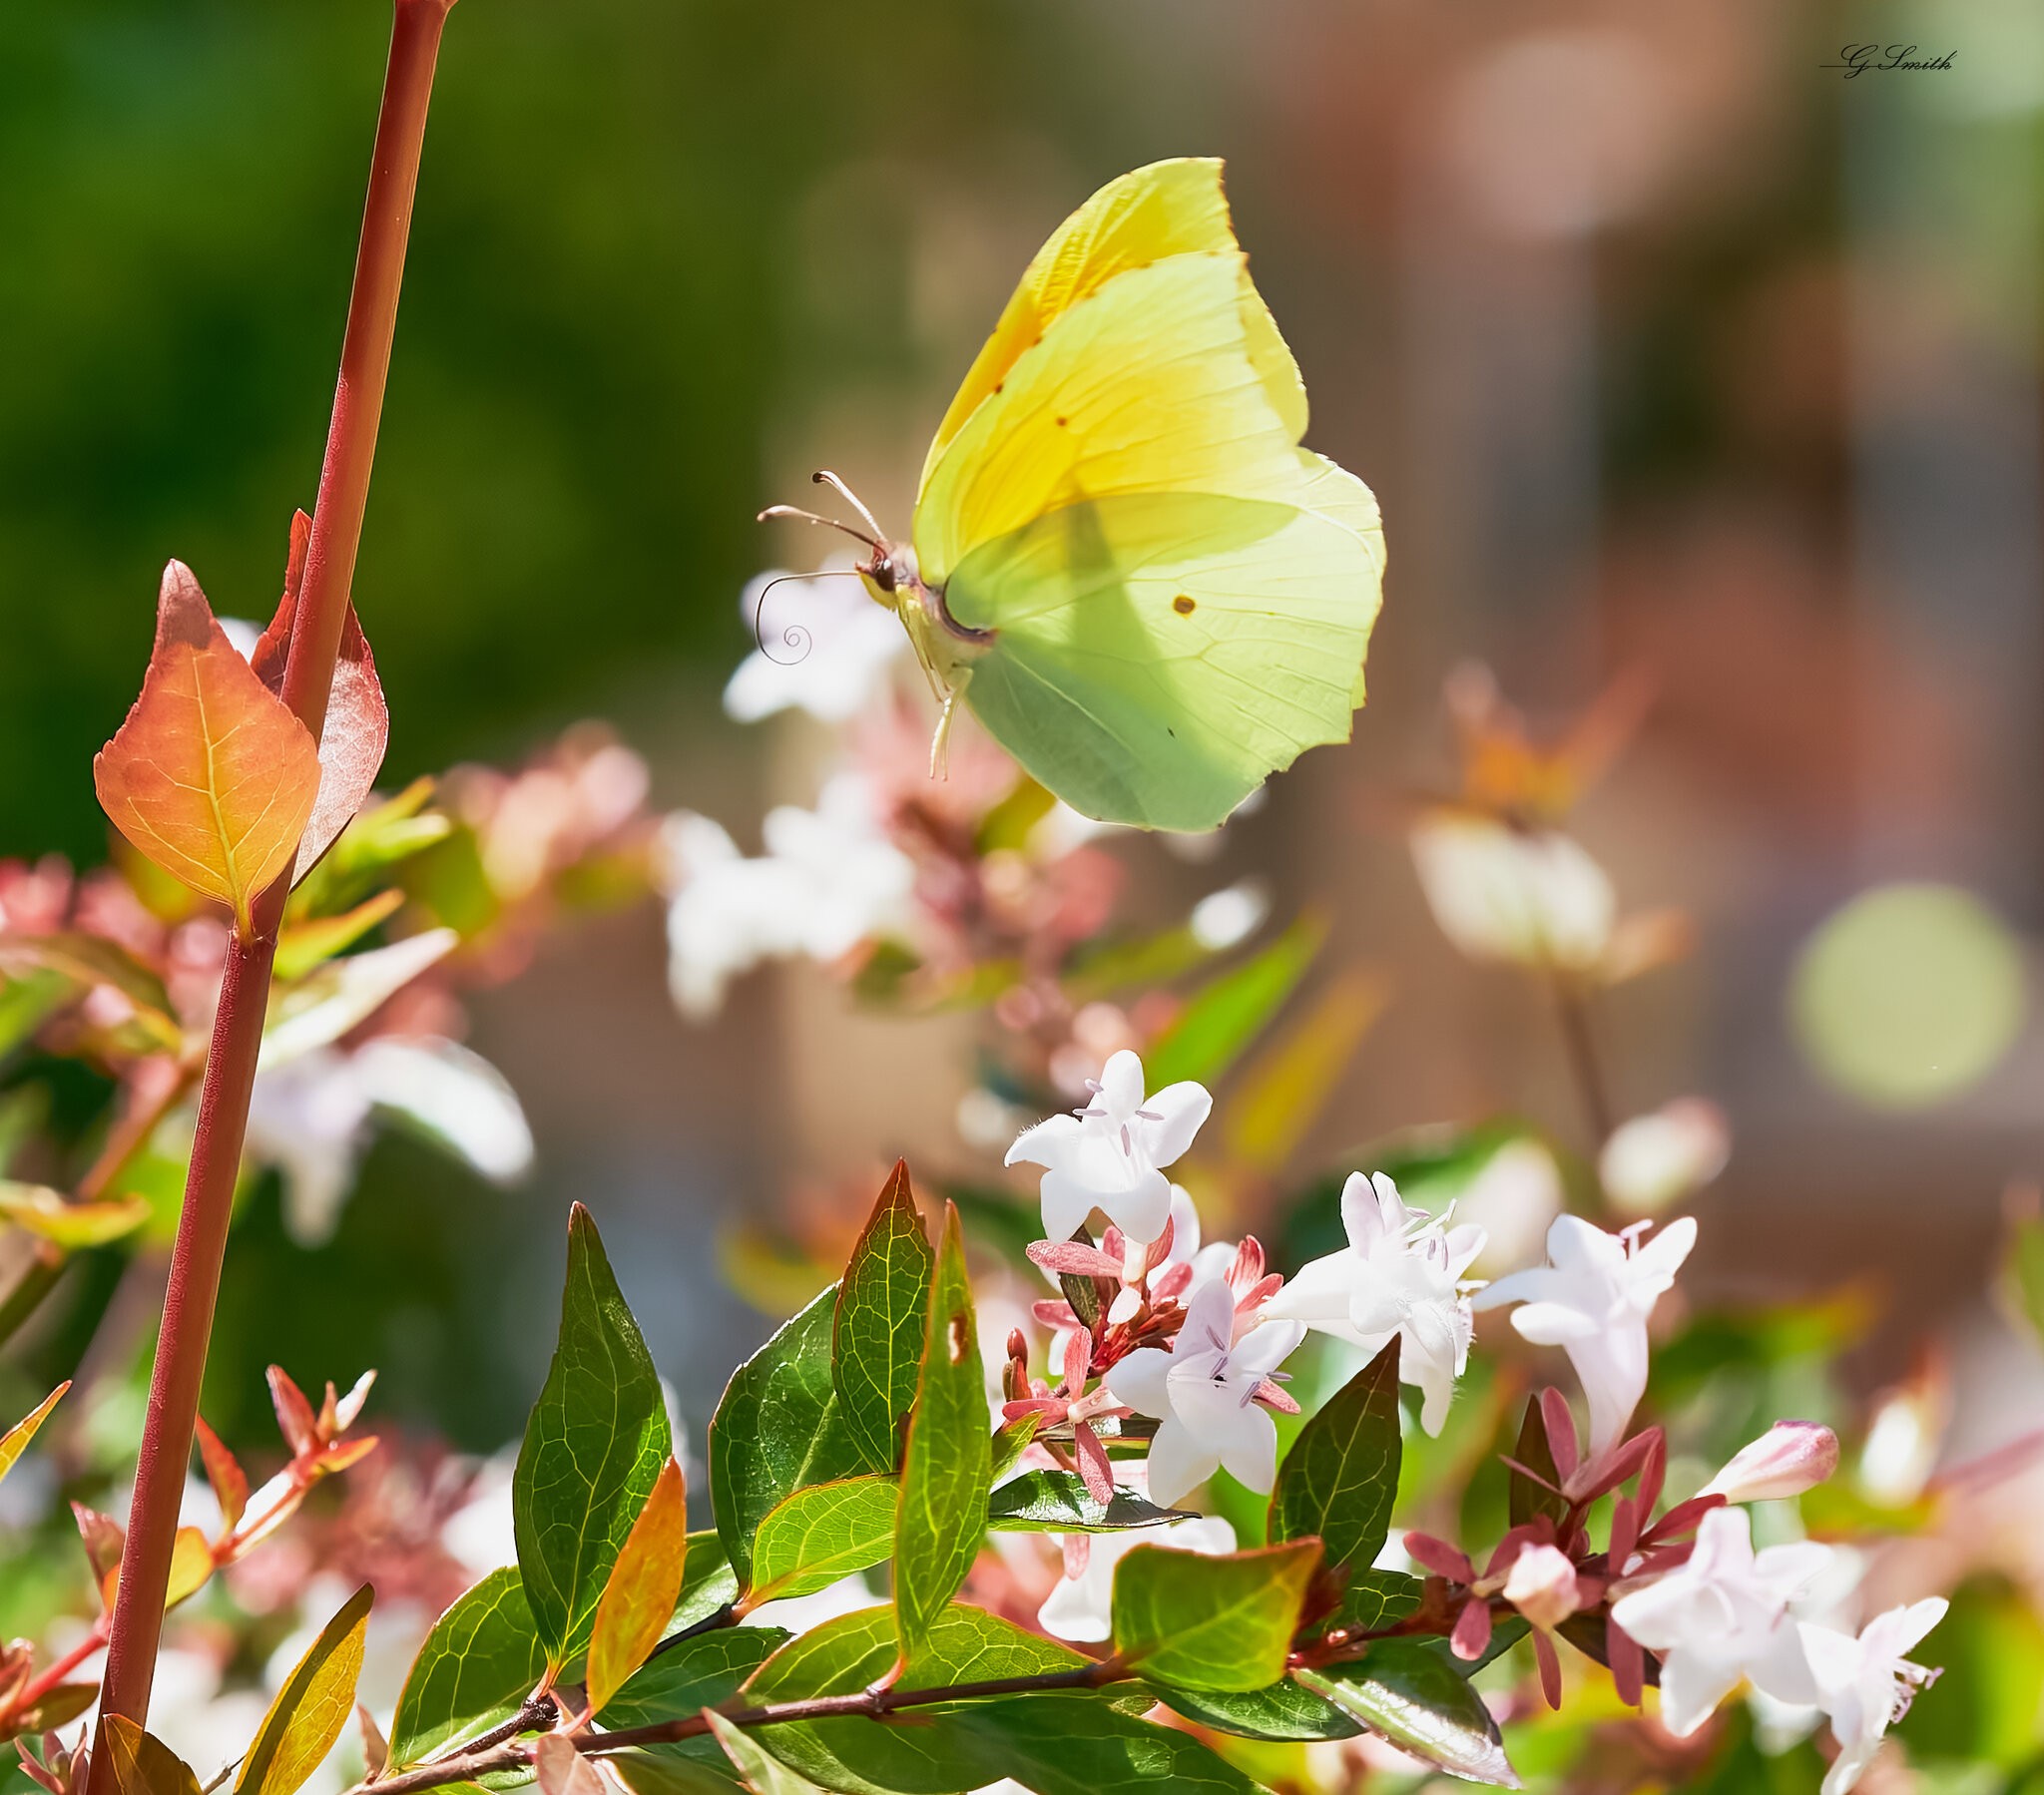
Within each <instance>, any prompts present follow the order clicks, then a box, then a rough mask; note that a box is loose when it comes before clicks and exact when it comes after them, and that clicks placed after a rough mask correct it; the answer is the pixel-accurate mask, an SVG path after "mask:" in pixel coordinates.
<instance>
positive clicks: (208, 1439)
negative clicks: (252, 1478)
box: [197, 1416, 249, 1533]
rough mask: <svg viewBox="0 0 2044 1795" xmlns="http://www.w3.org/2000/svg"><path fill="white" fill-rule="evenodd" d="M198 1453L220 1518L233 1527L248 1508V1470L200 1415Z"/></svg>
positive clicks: (229, 1528)
mask: <svg viewBox="0 0 2044 1795" xmlns="http://www.w3.org/2000/svg"><path fill="white" fill-rule="evenodd" d="M197 1420H198V1426H199V1457H200V1459H201V1460H202V1461H203V1462H204V1463H205V1466H206V1481H207V1482H208V1483H209V1484H211V1485H212V1486H213V1494H214V1497H215V1499H216V1500H217V1501H218V1502H219V1503H220V1513H221V1519H222V1521H223V1522H225V1523H226V1525H227V1529H228V1532H229V1533H233V1532H234V1530H235V1523H236V1522H238V1521H240V1520H241V1519H242V1517H243V1515H244V1514H245V1513H247V1511H248V1508H249V1474H248V1473H247V1472H246V1471H244V1470H243V1469H242V1467H241V1465H240V1464H239V1463H238V1462H237V1460H236V1458H235V1455H234V1454H233V1453H231V1452H229V1451H228V1449H227V1448H226V1447H225V1446H223V1445H222V1444H221V1438H220V1436H219V1435H218V1434H216V1433H215V1432H214V1431H213V1429H212V1428H210V1427H208V1426H207V1425H206V1420H205V1418H204V1417H203V1416H201V1417H198V1418H197Z"/></svg>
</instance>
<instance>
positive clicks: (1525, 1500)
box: [1507, 1395, 1569, 1527]
mask: <svg viewBox="0 0 2044 1795" xmlns="http://www.w3.org/2000/svg"><path fill="white" fill-rule="evenodd" d="M1512 1457H1513V1458H1514V1459H1516V1460H1517V1461H1518V1462H1519V1464H1520V1465H1523V1466H1525V1467H1526V1471H1530V1472H1532V1473H1534V1475H1535V1476H1536V1477H1542V1478H1545V1479H1546V1480H1547V1481H1548V1483H1550V1484H1554V1485H1557V1486H1558V1485H1559V1484H1560V1483H1561V1473H1560V1472H1559V1471H1557V1470H1556V1469H1555V1464H1554V1449H1553V1447H1552V1446H1550V1445H1549V1444H1548V1439H1547V1423H1546V1422H1545V1421H1544V1420H1542V1418H1541V1414H1540V1398H1539V1397H1538V1396H1537V1395H1534V1396H1529V1397H1528V1398H1527V1399H1526V1419H1525V1420H1524V1421H1522V1422H1520V1423H1519V1441H1518V1444H1517V1445H1516V1446H1514V1447H1513V1448H1512ZM1507 1471H1508V1475H1509V1478H1510V1483H1509V1486H1508V1489H1509V1495H1508V1501H1509V1508H1510V1514H1511V1520H1512V1525H1513V1526H1514V1527H1523V1526H1525V1524H1526V1523H1527V1522H1529V1521H1531V1520H1533V1519H1534V1518H1535V1517H1536V1516H1540V1515H1545V1516H1546V1517H1547V1518H1548V1519H1549V1520H1551V1521H1556V1522H1559V1521H1561V1520H1562V1519H1563V1517H1565V1516H1566V1515H1567V1514H1568V1512H1569V1505H1568V1500H1567V1498H1565V1497H1563V1496H1561V1495H1558V1494H1557V1493H1556V1491H1554V1490H1547V1489H1543V1488H1541V1486H1540V1485H1539V1484H1537V1483H1535V1482H1534V1481H1533V1478H1530V1477H1528V1476H1527V1475H1526V1473H1525V1472H1524V1471H1520V1470H1518V1469H1517V1467H1516V1466H1513V1467H1507Z"/></svg>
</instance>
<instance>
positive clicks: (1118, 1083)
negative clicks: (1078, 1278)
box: [1005, 1048, 1214, 1244]
mask: <svg viewBox="0 0 2044 1795" xmlns="http://www.w3.org/2000/svg"><path fill="white" fill-rule="evenodd" d="M1092 1091H1093V1101H1092V1102H1091V1103H1089V1104H1088V1105H1087V1106H1086V1108H1085V1109H1083V1110H1081V1111H1079V1112H1077V1113H1076V1114H1074V1115H1070V1116H1053V1117H1051V1118H1050V1119H1049V1121H1047V1122H1038V1123H1037V1124H1036V1125H1035V1126H1034V1127H1033V1128H1025V1129H1024V1130H1023V1131H1022V1133H1021V1135H1020V1136H1019V1137H1018V1138H1017V1139H1016V1141H1015V1144H1014V1145H1013V1146H1011V1147H1009V1148H1008V1156H1007V1159H1006V1161H1005V1162H1006V1163H1007V1164H1009V1165H1013V1164H1016V1163H1017V1162H1018V1161H1024V1160H1026V1161H1027V1162H1028V1163H1030V1164H1032V1165H1041V1166H1044V1167H1046V1170H1045V1171H1044V1174H1043V1186H1042V1190H1043V1230H1044V1233H1045V1234H1046V1235H1047V1236H1048V1237H1049V1238H1051V1239H1052V1240H1068V1239H1070V1238H1071V1236H1072V1233H1073V1231H1074V1230H1075V1229H1076V1228H1078V1227H1079V1226H1080V1224H1081V1223H1083V1222H1084V1221H1085V1219H1086V1217H1087V1216H1088V1215H1089V1214H1091V1213H1092V1212H1093V1210H1094V1209H1096V1208H1098V1209H1101V1210H1104V1211H1105V1212H1106V1214H1107V1217H1108V1219H1109V1220H1110V1221H1112V1222H1113V1223H1114V1224H1115V1226H1116V1227H1118V1228H1120V1229H1121V1231H1122V1232H1123V1234H1125V1235H1126V1236H1127V1237H1128V1239H1129V1240H1130V1242H1131V1243H1132V1244H1135V1243H1142V1242H1147V1241H1151V1240H1155V1239H1156V1238H1157V1236H1158V1235H1159V1234H1161V1233H1163V1232H1164V1224H1165V1222H1166V1221H1167V1220H1168V1219H1169V1218H1170V1215H1171V1183H1170V1180H1169V1179H1167V1178H1166V1177H1165V1175H1164V1168H1165V1167H1166V1166H1168V1165H1170V1164H1171V1163H1172V1162H1173V1161H1174V1160H1176V1159H1178V1158H1179V1157H1181V1156H1182V1155H1183V1154H1184V1152H1185V1150H1186V1149H1187V1148H1188V1147H1189V1146H1191V1145H1192V1144H1193V1136H1194V1135H1195V1134H1197V1133H1198V1132H1199V1131H1200V1124H1201V1123H1202V1122H1205V1121H1206V1120H1207V1113H1208V1112H1209V1111H1210V1110H1212V1109H1213V1107H1214V1100H1213V1098H1212V1097H1210V1096H1209V1095H1208V1093H1207V1090H1206V1088H1205V1087H1204V1086H1201V1085H1195V1084H1191V1083H1185V1084H1179V1085H1169V1086H1167V1087H1166V1088H1165V1089H1164V1090H1162V1091H1160V1092H1158V1093H1156V1094H1155V1095H1154V1096H1151V1097H1145V1096H1144V1094H1143V1062H1142V1061H1141V1060H1139V1059H1137V1057H1136V1056H1135V1055H1134V1054H1132V1053H1130V1052H1129V1051H1128V1050H1127V1049H1126V1048H1124V1049H1123V1050H1122V1051H1121V1052H1120V1053H1118V1054H1116V1055H1115V1056H1114V1057H1113V1058H1112V1059H1110V1060H1109V1061H1108V1063H1107V1064H1106V1066H1104V1067H1103V1068H1102V1069H1101V1073H1100V1077H1099V1079H1098V1080H1097V1081H1095V1082H1093V1083H1092Z"/></svg>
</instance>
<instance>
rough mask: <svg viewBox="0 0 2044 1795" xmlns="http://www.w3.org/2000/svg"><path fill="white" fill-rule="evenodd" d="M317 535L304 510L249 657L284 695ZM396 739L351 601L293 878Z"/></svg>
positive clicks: (365, 790)
mask: <svg viewBox="0 0 2044 1795" xmlns="http://www.w3.org/2000/svg"><path fill="white" fill-rule="evenodd" d="M311 540H312V520H311V519H310V518H308V517H307V516H306V515H305V514H304V513H303V512H302V511H300V512H295V513H293V514H292V517H291V548H290V558H289V560H288V561H287V562H286V563H285V565H284V575H283V597H282V599H280V600H279V601H278V603H277V607H276V615H275V616H274V617H273V618H271V619H270V620H269V628H268V629H266V630H265V631H263V632H262V640H261V641H260V642H258V643H257V644H256V653H255V654H254V655H253V656H251V657H250V661H251V665H253V666H254V667H255V669H256V676H257V677H258V678H260V679H261V681H262V683H263V684H265V685H266V686H268V687H269V689H270V690H271V691H273V692H275V693H277V694H278V695H279V696H281V695H282V693H283V670H284V664H285V663H286V662H287V661H288V660H289V658H290V649H291V626H292V624H294V623H295V622H296V621H297V614H298V589H299V587H300V586H301V585H302V584H303V582H304V578H305V550H306V548H307V547H308V546H309V544H310V543H311ZM389 740H390V709H389V706H388V705H386V704H385V703H384V701H383V685H382V681H381V680H379V679H378V678H377V677H376V658H375V657H374V656H373V655H371V654H370V653H369V639H368V638H367V637H366V636H364V635H363V634H362V626H361V622H360V620H359V619H357V618H356V616H355V608H354V606H353V605H349V606H348V608H347V619H346V621H345V622H344V623H343V624H342V625H341V629H340V653H339V654H338V656H336V657H335V659H334V663H333V684H332V685H331V686H330V687H329V688H328V692H327V698H326V721H325V724H324V726H323V727H321V729H320V731H319V796H318V798H317V800H316V801H315V802H314V803H313V805H312V818H311V821H310V822H308V823H307V824H306V825H305V838H304V840H303V841H301V842H300V843H299V844H298V860H297V866H296V869H295V870H294V871H293V872H292V874H291V877H292V880H293V881H296V880H298V879H302V878H303V877H304V876H305V875H306V874H307V873H308V872H310V871H311V870H312V865H313V862H315V861H316V860H317V859H318V858H319V856H320V855H321V854H323V853H325V852H326V850H327V849H328V848H330V847H331V846H332V845H333V838H334V837H335V836H336V835H338V834H339V833H340V832H341V830H342V829H343V828H345V827H346V826H347V821H348V818H350V817H351V816H353V815H354V813H355V812H356V811H357V810H359V809H360V808H361V807H362V800H363V799H364V798H366V797H367V796H368V795H369V791H370V788H371V787H372V786H373V785H374V784H375V783H376V774H377V772H378V770H379V769H380V768H381V767H382V765H383V750H384V748H385V746H386V745H388V743H389Z"/></svg>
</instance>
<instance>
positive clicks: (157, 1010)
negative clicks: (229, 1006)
mask: <svg viewBox="0 0 2044 1795" xmlns="http://www.w3.org/2000/svg"><path fill="white" fill-rule="evenodd" d="M0 971H4V972H5V973H6V974H7V976H8V977H9V978H10V979H13V978H18V977H20V976H22V975H23V974H28V975H29V976H31V977H33V976H34V975H35V974H37V973H45V972H47V973H54V974H56V975H57V976H58V977H60V978H63V979H66V980H69V981H70V982H71V983H72V984H73V985H82V986H85V987H86V988H87V989H91V988H92V987H94V986H107V987H109V988H111V989H112V990H115V991H118V992H119V993H120V994H121V995H122V996H123V997H125V998H126V999H127V1000H128V1002H129V1004H130V1005H131V1006H132V1007H133V1010H134V1015H133V1017H132V1018H131V1020H132V1022H133V1023H134V1025H135V1026H136V1028H137V1029H138V1030H139V1031H140V1032H141V1033H142V1034H143V1035H144V1036H146V1037H147V1038H148V1040H149V1041H150V1042H151V1043H153V1044H154V1046H155V1047H156V1049H157V1050H158V1051H160V1052H162V1051H168V1052H171V1053H177V1052H179V1051H180V1050H182V1049H183V1047H184V1045H185V1032H184V1030H183V1029H182V1028H180V1027H179V1026H178V1021H177V1011H176V1010H175V1009H174V1008H173V1007H172V1005H171V999H170V994H169V993H168V992H166V991H165V990H164V982H163V980H162V979H160V978H158V977H157V975H156V974H155V973H153V972H151V971H150V969H149V968H148V967H146V966H144V965H143V964H142V962H141V961H140V960H138V959H136V957H135V956H134V955H133V954H131V953H130V952H129V951H128V950H127V949H126V948H124V947H122V946H121V945H120V944H119V943H118V942H114V941H109V940H108V939H107V938H106V937H105V936H104V935H89V934H87V933H85V932H84V931H83V930H69V931H64V932H61V933H58V934H55V935H4V936H0Z"/></svg>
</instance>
